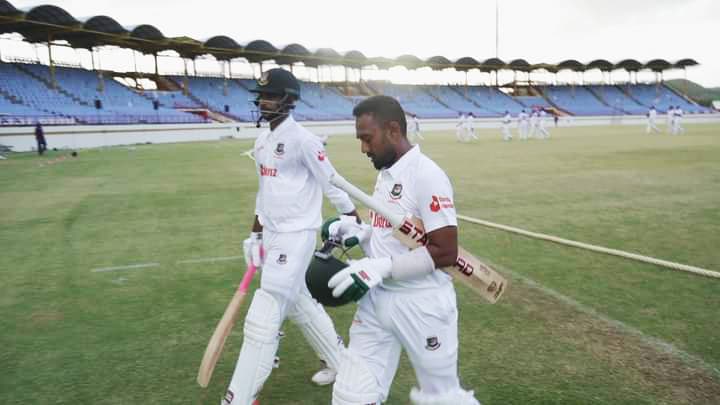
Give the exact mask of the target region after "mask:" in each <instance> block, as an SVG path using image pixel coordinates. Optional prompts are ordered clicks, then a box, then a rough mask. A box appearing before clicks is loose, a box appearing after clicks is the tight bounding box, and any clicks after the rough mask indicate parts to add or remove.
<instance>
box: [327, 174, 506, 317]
mask: <svg viewBox="0 0 720 405" xmlns="http://www.w3.org/2000/svg"><path fill="white" fill-rule="evenodd" d="M330 182H331V183H332V184H334V185H335V186H337V187H338V188H340V189H342V190H344V191H345V192H347V193H348V194H349V195H350V196H352V197H353V198H355V199H356V200H358V201H360V202H361V203H363V204H364V205H365V206H367V207H369V208H371V209H373V210H374V211H375V212H377V213H379V214H380V215H382V216H384V217H385V218H386V219H387V220H388V221H389V222H390V224H392V226H393V228H394V232H393V234H394V236H395V237H396V238H397V239H398V240H400V241H401V242H402V243H403V244H404V245H405V246H407V247H409V248H411V249H412V248H416V247H418V246H424V245H427V242H428V238H427V234H426V233H425V229H424V228H423V223H422V221H421V220H420V219H419V218H415V217H413V216H411V215H402V214H398V213H396V212H393V211H392V210H390V209H389V208H388V207H387V206H386V205H385V204H383V203H382V202H380V201H377V200H375V199H374V198H372V197H371V196H369V195H367V194H365V192H363V191H362V190H360V189H359V188H357V187H355V186H354V185H353V184H351V183H350V182H348V181H347V180H345V179H344V178H342V177H341V176H340V175H338V174H335V175H334V176H332V177H331V178H330ZM441 270H442V271H444V272H445V273H447V274H449V275H450V276H452V277H453V278H454V279H456V280H458V281H459V282H461V283H463V284H465V285H466V286H468V287H470V288H472V289H473V290H474V291H476V292H477V293H478V294H479V295H480V296H482V297H483V298H485V299H486V300H487V301H489V302H490V303H493V304H494V303H495V302H497V300H498V299H500V296H502V294H503V293H504V292H505V285H506V283H507V282H506V281H505V278H504V277H503V276H502V275H500V274H499V273H498V272H497V271H495V270H494V269H493V268H492V267H490V266H488V265H487V264H485V263H483V262H481V261H480V260H479V259H477V258H476V257H475V256H473V255H471V254H470V253H468V252H467V251H466V250H465V249H463V248H462V247H458V256H457V260H456V261H455V263H454V264H453V265H452V266H449V267H444V268H442V269H441Z"/></svg>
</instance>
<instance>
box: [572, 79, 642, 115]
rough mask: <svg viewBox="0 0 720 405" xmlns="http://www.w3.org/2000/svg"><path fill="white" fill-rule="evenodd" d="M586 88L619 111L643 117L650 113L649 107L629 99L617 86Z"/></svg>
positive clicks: (591, 86) (592, 86)
mask: <svg viewBox="0 0 720 405" xmlns="http://www.w3.org/2000/svg"><path fill="white" fill-rule="evenodd" d="M585 87H586V88H587V89H588V90H589V91H591V92H592V93H593V94H594V95H595V96H596V97H598V98H599V99H600V100H602V101H603V102H604V103H605V104H607V105H609V106H610V107H612V108H614V109H616V110H618V111H623V112H625V113H626V114H634V115H642V114H645V113H647V112H648V107H646V106H643V105H641V104H639V103H638V102H637V101H635V100H633V99H632V98H630V97H628V95H627V94H625V92H624V91H623V90H621V89H620V88H618V87H616V86H610V85H590V86H585Z"/></svg>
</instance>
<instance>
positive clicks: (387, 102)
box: [353, 96, 412, 170]
mask: <svg viewBox="0 0 720 405" xmlns="http://www.w3.org/2000/svg"><path fill="white" fill-rule="evenodd" d="M353 116H355V132H356V137H357V139H359V140H360V145H361V150H362V152H363V153H364V154H366V155H367V156H368V157H369V158H370V160H371V161H372V163H373V166H375V168H376V169H378V170H380V169H386V168H388V167H390V166H392V165H393V163H395V161H397V160H398V159H399V158H400V156H402V155H403V154H404V153H405V152H406V151H407V150H408V149H410V148H411V147H412V145H410V143H409V142H408V140H407V121H406V120H405V111H403V108H402V107H401V106H400V103H398V101H397V100H395V99H394V98H392V97H388V96H373V97H369V98H366V99H365V100H363V101H362V102H361V103H360V104H358V105H356V106H355V108H354V109H353Z"/></svg>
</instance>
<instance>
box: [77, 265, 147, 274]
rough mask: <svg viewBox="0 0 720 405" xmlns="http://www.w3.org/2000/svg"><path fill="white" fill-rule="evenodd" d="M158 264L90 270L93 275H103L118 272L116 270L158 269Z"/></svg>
mask: <svg viewBox="0 0 720 405" xmlns="http://www.w3.org/2000/svg"><path fill="white" fill-rule="evenodd" d="M158 266H160V263H142V264H130V265H127V266H116V267H101V268H99V269H93V270H91V271H92V272H93V273H104V272H106V271H118V270H134V269H144V268H147V267H158Z"/></svg>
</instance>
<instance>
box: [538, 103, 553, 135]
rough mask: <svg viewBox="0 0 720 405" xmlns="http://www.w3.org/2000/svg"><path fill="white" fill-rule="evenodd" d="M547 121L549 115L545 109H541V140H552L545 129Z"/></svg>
mask: <svg viewBox="0 0 720 405" xmlns="http://www.w3.org/2000/svg"><path fill="white" fill-rule="evenodd" d="M546 121H547V113H546V112H545V109H544V108H541V109H540V111H539V112H538V133H539V135H538V137H539V138H541V139H550V132H548V130H547V129H546V128H545V124H546V123H547V122H546Z"/></svg>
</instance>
